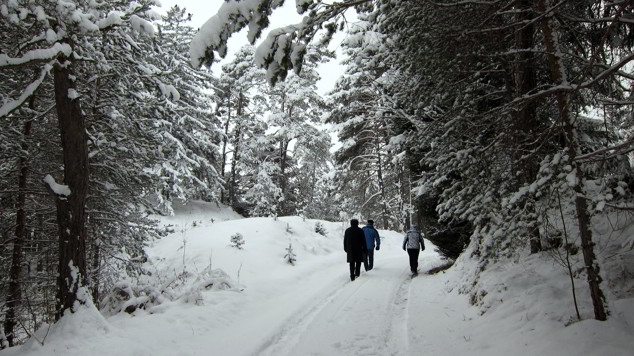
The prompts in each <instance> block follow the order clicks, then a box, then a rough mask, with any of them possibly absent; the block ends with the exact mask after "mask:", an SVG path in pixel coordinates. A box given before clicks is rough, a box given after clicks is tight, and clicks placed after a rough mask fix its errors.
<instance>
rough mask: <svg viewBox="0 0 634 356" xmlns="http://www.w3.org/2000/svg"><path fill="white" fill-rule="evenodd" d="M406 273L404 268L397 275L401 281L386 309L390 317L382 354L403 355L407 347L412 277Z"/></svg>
mask: <svg viewBox="0 0 634 356" xmlns="http://www.w3.org/2000/svg"><path fill="white" fill-rule="evenodd" d="M407 275H408V272H407V270H406V269H405V270H404V271H403V273H402V274H401V275H400V276H399V278H401V279H402V281H403V282H401V285H400V286H399V287H398V290H397V291H396V293H395V295H394V299H393V301H392V303H390V307H389V309H388V315H390V316H391V319H390V323H389V324H388V325H389V326H388V329H387V330H386V332H385V346H386V350H384V352H383V353H381V354H382V355H393V356H396V355H405V354H407V352H408V349H409V348H408V346H409V345H408V344H409V342H408V340H409V336H408V329H407V323H408V319H409V312H408V310H409V300H410V291H411V285H412V279H411V278H409V277H408V276H407Z"/></svg>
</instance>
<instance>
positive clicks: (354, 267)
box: [343, 219, 367, 281]
mask: <svg viewBox="0 0 634 356" xmlns="http://www.w3.org/2000/svg"><path fill="white" fill-rule="evenodd" d="M343 250H344V251H346V254H347V261H348V263H349V264H350V280H352V281H354V279H355V277H359V274H361V262H363V257H364V255H365V253H366V251H367V248H366V247H365V236H364V235H363V230H361V228H359V220H357V219H352V220H350V227H349V228H347V229H346V232H345V233H344V235H343Z"/></svg>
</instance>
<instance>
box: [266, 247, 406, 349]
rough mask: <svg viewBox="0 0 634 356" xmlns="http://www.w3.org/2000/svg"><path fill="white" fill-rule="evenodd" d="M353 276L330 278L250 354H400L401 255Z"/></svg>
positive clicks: (402, 324)
mask: <svg viewBox="0 0 634 356" xmlns="http://www.w3.org/2000/svg"><path fill="white" fill-rule="evenodd" d="M381 262H382V263H381V267H380V268H379V269H376V270H374V271H372V272H369V273H368V274H364V275H362V276H361V277H360V278H359V279H357V280H356V281H354V282H352V283H350V282H347V281H346V282H341V280H338V281H337V282H336V283H332V284H330V285H329V286H328V287H327V288H324V289H322V292H320V293H319V295H317V296H315V297H314V298H312V300H313V301H314V300H319V302H317V303H312V304H311V303H308V304H307V305H308V306H307V307H306V311H305V312H302V313H300V314H299V315H297V316H295V317H292V318H289V319H288V320H287V321H286V323H285V326H284V327H283V328H282V329H281V330H279V331H278V332H276V333H275V335H274V336H273V337H271V338H270V339H269V340H268V341H267V342H265V343H264V344H263V345H261V346H260V347H259V348H258V350H257V351H256V352H255V353H254V354H256V355H275V356H277V355H296V354H302V355H329V356H331V355H380V356H383V355H405V354H407V352H408V339H409V338H408V332H407V325H408V306H409V299H410V289H411V279H410V278H409V274H408V272H407V269H406V268H404V267H403V266H402V258H389V259H385V260H383V261H381Z"/></svg>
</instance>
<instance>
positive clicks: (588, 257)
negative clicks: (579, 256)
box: [536, 0, 607, 320]
mask: <svg viewBox="0 0 634 356" xmlns="http://www.w3.org/2000/svg"><path fill="white" fill-rule="evenodd" d="M536 6H537V11H538V13H539V14H546V11H547V9H548V6H547V0H537V1H536ZM541 29H542V33H543V35H544V45H545V47H546V51H547V52H548V64H549V69H550V75H551V77H552V80H553V82H554V84H555V85H565V84H567V79H566V77H565V73H566V72H565V68H564V65H563V63H562V60H561V58H560V57H559V55H558V54H559V53H561V51H560V48H559V47H558V44H557V32H556V29H555V28H554V26H553V23H552V19H551V15H545V16H544V17H543V19H542V21H541ZM556 99H557V108H558V110H559V115H560V120H561V125H562V126H563V131H564V136H565V140H566V146H567V147H566V148H567V152H568V156H569V159H570V162H571V165H572V169H573V171H574V172H575V173H576V184H575V185H574V187H573V190H574V192H575V208H576V212H577V222H578V224H579V236H580V238H581V250H582V252H583V260H584V262H585V265H586V272H587V275H588V285H589V287H590V295H591V296H592V305H593V307H594V317H595V319H597V320H606V319H607V311H606V309H607V308H606V306H605V296H604V294H603V291H602V290H601V287H600V285H601V281H602V279H601V276H600V275H599V265H598V263H597V259H596V256H595V254H594V242H593V241H592V231H590V214H589V213H588V204H587V202H586V198H585V196H584V194H583V190H582V186H581V185H582V184H583V182H584V180H585V177H584V172H583V169H582V168H583V167H581V164H580V163H578V162H576V161H575V158H576V157H577V155H578V154H579V152H580V151H579V142H578V138H577V137H578V135H577V132H576V128H575V126H574V120H573V117H572V113H571V112H570V95H569V93H568V92H566V91H563V90H560V91H558V92H557V94H556Z"/></svg>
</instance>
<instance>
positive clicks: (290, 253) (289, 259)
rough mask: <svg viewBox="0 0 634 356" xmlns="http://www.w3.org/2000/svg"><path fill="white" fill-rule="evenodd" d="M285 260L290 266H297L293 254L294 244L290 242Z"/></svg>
mask: <svg viewBox="0 0 634 356" xmlns="http://www.w3.org/2000/svg"><path fill="white" fill-rule="evenodd" d="M284 259H285V260H286V262H288V264H290V265H293V266H294V265H295V261H297V258H296V256H295V252H293V244H291V243H290V242H289V243H288V247H287V248H286V254H285V255H284Z"/></svg>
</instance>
